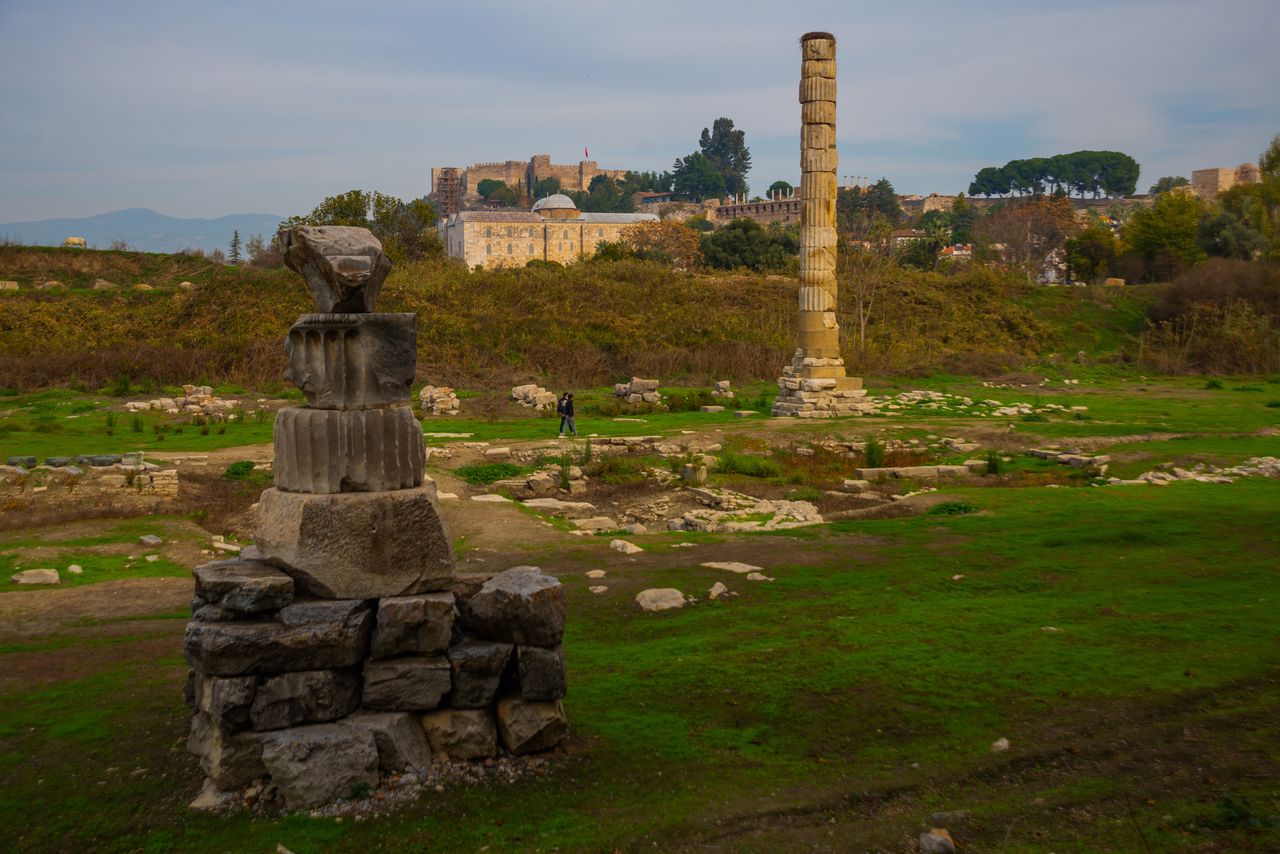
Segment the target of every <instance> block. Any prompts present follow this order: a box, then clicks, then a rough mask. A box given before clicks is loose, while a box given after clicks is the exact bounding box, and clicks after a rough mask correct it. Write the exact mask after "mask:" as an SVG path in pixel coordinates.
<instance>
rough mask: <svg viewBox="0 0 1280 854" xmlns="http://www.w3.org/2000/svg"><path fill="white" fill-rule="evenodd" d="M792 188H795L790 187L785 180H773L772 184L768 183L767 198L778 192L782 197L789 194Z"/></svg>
mask: <svg viewBox="0 0 1280 854" xmlns="http://www.w3.org/2000/svg"><path fill="white" fill-rule="evenodd" d="M794 189H795V188H794V187H792V186H791V184H789V183H787V182H786V181H774V182H773V183H772V184H770V185H769V198H771V199H772V198H773V197H774V195H775V194H779V195H782V196H784V197H785V196H789V195H791V191H792V190H794Z"/></svg>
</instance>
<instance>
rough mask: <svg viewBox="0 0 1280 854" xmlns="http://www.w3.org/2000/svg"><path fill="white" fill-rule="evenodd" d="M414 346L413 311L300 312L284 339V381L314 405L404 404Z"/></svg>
mask: <svg viewBox="0 0 1280 854" xmlns="http://www.w3.org/2000/svg"><path fill="white" fill-rule="evenodd" d="M417 346H418V316H417V315H416V314H410V313H403V314H386V313H377V314H349V313H348V314H304V315H302V317H300V318H298V321H297V322H296V323H294V324H293V326H292V327H291V328H290V329H289V335H288V337H287V338H285V342H284V353H285V358H286V359H288V361H289V367H288V368H287V369H286V370H285V379H287V380H289V382H291V383H293V384H294V385H296V386H297V387H298V388H299V389H301V390H302V393H303V395H304V396H305V397H306V398H307V405H308V406H311V407H313V408H315V409H371V408H377V407H380V406H386V405H388V404H393V403H405V402H407V401H408V400H409V386H410V385H411V384H412V383H413V374H414V365H415V362H416V361H417Z"/></svg>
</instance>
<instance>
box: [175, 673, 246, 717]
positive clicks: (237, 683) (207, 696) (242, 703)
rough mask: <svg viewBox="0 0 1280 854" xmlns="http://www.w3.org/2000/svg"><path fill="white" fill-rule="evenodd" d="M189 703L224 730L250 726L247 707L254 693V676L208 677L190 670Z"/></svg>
mask: <svg viewBox="0 0 1280 854" xmlns="http://www.w3.org/2000/svg"><path fill="white" fill-rule="evenodd" d="M191 685H192V698H191V706H192V708H193V709H194V710H195V711H197V712H203V713H204V714H205V715H207V716H208V719H209V721H210V722H211V723H212V724H213V725H214V726H216V727H218V728H219V729H222V730H225V731H226V732H236V731H238V730H242V729H248V728H249V710H250V708H252V706H253V697H254V694H255V693H256V692H257V687H258V678H257V677H256V676H232V677H228V678H223V677H220V676H208V675H205V674H203V673H197V672H194V671H193V672H192V678H191Z"/></svg>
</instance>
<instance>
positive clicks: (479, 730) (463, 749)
mask: <svg viewBox="0 0 1280 854" xmlns="http://www.w3.org/2000/svg"><path fill="white" fill-rule="evenodd" d="M422 729H423V731H424V732H425V733H426V736H427V740H428V741H429V742H430V744H431V750H432V752H433V753H435V754H436V755H437V756H440V757H448V758H450V759H484V758H487V757H490V756H495V755H497V753H498V728H497V725H496V724H495V723H494V721H493V714H492V712H490V711H489V710H488V709H441V710H439V711H438V712H430V713H428V714H425V715H423V716H422Z"/></svg>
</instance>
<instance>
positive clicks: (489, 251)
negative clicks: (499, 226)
mask: <svg viewBox="0 0 1280 854" xmlns="http://www.w3.org/2000/svg"><path fill="white" fill-rule="evenodd" d="M484 254H486V255H492V254H493V244H492V243H486V244H485V245H484Z"/></svg>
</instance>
